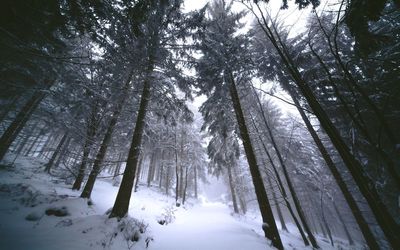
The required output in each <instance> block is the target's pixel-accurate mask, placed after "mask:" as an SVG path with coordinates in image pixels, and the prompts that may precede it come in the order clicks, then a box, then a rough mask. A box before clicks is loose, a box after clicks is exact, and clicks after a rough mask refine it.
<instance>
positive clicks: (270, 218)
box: [226, 72, 283, 249]
mask: <svg viewBox="0 0 400 250" xmlns="http://www.w3.org/2000/svg"><path fill="white" fill-rule="evenodd" d="M226 73H227V75H228V79H229V81H230V87H229V91H230V96H231V99H232V103H233V109H234V110H235V114H236V119H237V122H238V125H239V130H240V135H241V138H242V142H243V147H244V149H245V153H246V157H247V162H248V164H249V168H250V173H251V177H252V179H253V184H254V189H255V192H256V197H257V201H258V205H259V208H260V212H261V216H262V219H263V230H264V234H265V237H266V238H268V239H269V240H271V241H272V245H273V246H274V247H276V248H278V249H283V245H282V241H281V238H280V236H279V232H278V228H277V227H276V223H275V220H274V215H273V213H272V209H271V205H270V203H269V200H268V196H267V192H266V191H265V186H264V182H263V180H262V177H261V173H260V170H259V168H258V165H257V159H256V156H255V153H254V149H253V146H252V145H251V141H250V136H249V132H248V129H247V126H246V122H245V118H244V115H243V111H242V106H241V104H240V99H239V94H238V92H237V89H236V83H235V80H234V78H233V74H232V72H226Z"/></svg>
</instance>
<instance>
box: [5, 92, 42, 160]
mask: <svg viewBox="0 0 400 250" xmlns="http://www.w3.org/2000/svg"><path fill="white" fill-rule="evenodd" d="M44 97H45V92H44V91H36V92H35V93H34V94H33V95H32V97H31V98H30V99H29V100H28V101H27V102H26V104H25V105H24V106H23V107H22V109H21V110H20V111H19V112H18V114H17V116H16V117H15V119H14V121H13V122H12V123H11V124H10V125H9V126H8V127H7V129H6V130H5V131H4V133H3V135H2V136H1V138H0V161H1V160H2V159H3V158H4V156H5V154H6V153H7V150H8V149H9V148H10V146H11V144H12V143H13V141H14V140H15V138H16V137H17V135H18V134H19V132H21V130H22V128H23V127H24V126H25V124H26V122H27V121H28V120H29V118H30V117H31V115H32V114H33V112H34V111H35V110H36V108H37V107H38V106H39V104H40V102H41V101H42V100H43V98H44Z"/></svg>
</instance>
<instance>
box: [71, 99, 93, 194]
mask: <svg viewBox="0 0 400 250" xmlns="http://www.w3.org/2000/svg"><path fill="white" fill-rule="evenodd" d="M98 104H99V103H98V101H97V100H96V101H95V102H94V103H93V104H92V105H93V106H92V110H91V114H90V117H89V118H88V121H87V129H86V137H85V144H84V146H83V154H82V161H81V165H80V166H79V170H78V175H77V177H76V179H75V182H74V185H73V186H72V190H79V189H81V186H82V182H83V179H84V178H85V171H86V167H87V163H88V159H89V154H90V149H91V147H92V145H93V140H94V138H95V135H96V131H97V126H98V121H97V112H98V108H99V107H98Z"/></svg>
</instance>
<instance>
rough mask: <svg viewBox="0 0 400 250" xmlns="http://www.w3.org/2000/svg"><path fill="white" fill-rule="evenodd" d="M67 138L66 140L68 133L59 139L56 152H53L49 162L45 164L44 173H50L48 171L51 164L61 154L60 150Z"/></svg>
mask: <svg viewBox="0 0 400 250" xmlns="http://www.w3.org/2000/svg"><path fill="white" fill-rule="evenodd" d="M67 138H68V132H67V133H65V134H64V135H63V137H62V138H61V140H60V142H59V143H58V145H57V148H56V150H55V151H54V153H53V155H52V156H51V158H50V160H49V162H47V163H46V165H45V169H44V171H46V172H47V173H50V169H51V168H52V167H53V164H54V162H55V160H56V158H57V156H59V155H60V152H61V150H62V148H63V147H64V144H65V142H66V140H67Z"/></svg>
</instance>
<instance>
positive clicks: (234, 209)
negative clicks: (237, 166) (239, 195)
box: [227, 160, 239, 214]
mask: <svg viewBox="0 0 400 250" xmlns="http://www.w3.org/2000/svg"><path fill="white" fill-rule="evenodd" d="M233 161H234V160H233ZM231 168H232V166H227V169H228V180H229V188H230V190H231V195H232V203H233V211H234V212H235V213H236V214H238V213H239V208H238V204H237V200H236V192H235V187H234V184H233V177H232V169H231Z"/></svg>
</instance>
